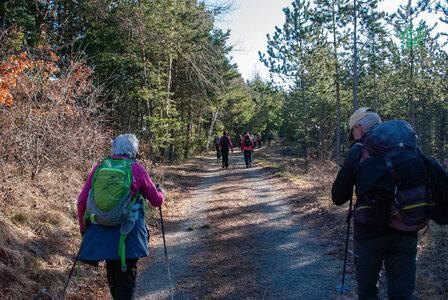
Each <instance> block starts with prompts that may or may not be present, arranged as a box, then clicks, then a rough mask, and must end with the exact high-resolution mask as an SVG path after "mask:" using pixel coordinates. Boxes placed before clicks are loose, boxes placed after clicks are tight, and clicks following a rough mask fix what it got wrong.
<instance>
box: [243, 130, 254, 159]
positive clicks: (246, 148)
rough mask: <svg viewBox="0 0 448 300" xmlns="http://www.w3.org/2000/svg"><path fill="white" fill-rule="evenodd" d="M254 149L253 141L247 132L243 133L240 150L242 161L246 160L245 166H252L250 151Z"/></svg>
mask: <svg viewBox="0 0 448 300" xmlns="http://www.w3.org/2000/svg"><path fill="white" fill-rule="evenodd" d="M253 150H254V142H253V140H252V139H251V137H250V134H249V133H248V132H245V133H244V136H243V143H242V145H241V151H243V152H244V161H245V162H246V168H249V167H252V151H253Z"/></svg>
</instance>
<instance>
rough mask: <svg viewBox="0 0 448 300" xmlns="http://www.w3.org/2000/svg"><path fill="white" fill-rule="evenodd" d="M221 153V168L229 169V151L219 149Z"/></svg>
mask: <svg viewBox="0 0 448 300" xmlns="http://www.w3.org/2000/svg"><path fill="white" fill-rule="evenodd" d="M221 153H222V166H223V167H226V168H228V167H229V149H224V148H221Z"/></svg>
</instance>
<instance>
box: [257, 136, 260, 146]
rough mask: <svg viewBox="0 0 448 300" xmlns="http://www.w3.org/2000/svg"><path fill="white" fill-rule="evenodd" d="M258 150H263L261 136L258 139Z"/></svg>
mask: <svg viewBox="0 0 448 300" xmlns="http://www.w3.org/2000/svg"><path fill="white" fill-rule="evenodd" d="M257 142H258V148H261V135H259V136H258V137H257Z"/></svg>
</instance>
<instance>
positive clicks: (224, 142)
mask: <svg viewBox="0 0 448 300" xmlns="http://www.w3.org/2000/svg"><path fill="white" fill-rule="evenodd" d="M229 149H230V150H232V153H233V146H232V141H231V140H230V137H229V136H228V135H227V131H224V132H223V133H222V137H221V138H220V140H219V150H221V153H222V167H223V168H224V167H225V168H228V167H229Z"/></svg>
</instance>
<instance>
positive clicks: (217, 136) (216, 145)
mask: <svg viewBox="0 0 448 300" xmlns="http://www.w3.org/2000/svg"><path fill="white" fill-rule="evenodd" d="M219 140H220V136H219V135H216V136H215V140H214V141H213V144H214V145H215V149H216V163H218V164H219V163H220V161H221V150H219Z"/></svg>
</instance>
